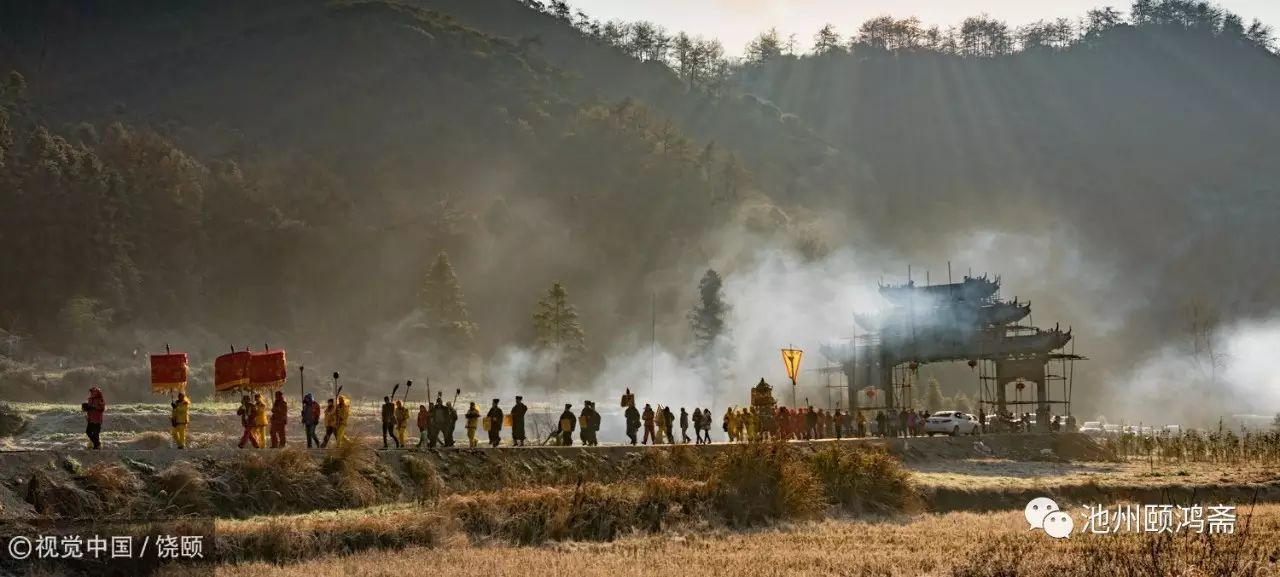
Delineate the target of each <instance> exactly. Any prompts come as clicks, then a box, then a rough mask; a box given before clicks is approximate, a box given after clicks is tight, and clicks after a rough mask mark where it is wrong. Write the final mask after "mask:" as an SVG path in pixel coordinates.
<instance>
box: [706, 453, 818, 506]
mask: <svg viewBox="0 0 1280 577" xmlns="http://www.w3.org/2000/svg"><path fill="white" fill-rule="evenodd" d="M713 467H714V471H713V473H712V475H713V477H712V481H711V482H712V490H713V493H714V496H715V497H714V502H715V505H716V508H717V510H718V511H719V513H720V514H721V515H722V516H723V517H724V519H725V520H726V521H728V522H729V524H731V525H735V526H747V525H758V524H761V523H765V522H768V521H771V520H775V519H786V518H805V517H812V516H814V515H815V514H817V513H818V512H819V511H821V510H822V508H823V507H824V506H825V502H824V499H823V488H822V484H821V483H820V482H819V481H818V478H817V477H816V476H815V475H814V473H813V471H812V469H811V468H810V467H809V466H808V464H806V463H805V462H804V461H803V460H802V459H801V458H800V457H799V456H797V454H796V451H795V449H793V448H791V447H790V446H788V445H787V444H786V443H781V442H777V443H747V444H743V445H734V446H733V447H730V448H729V449H727V450H726V451H725V452H723V453H721V454H720V456H719V457H718V458H716V460H715V464H714V466H713Z"/></svg>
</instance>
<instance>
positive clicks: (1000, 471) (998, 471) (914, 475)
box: [907, 459, 1280, 489]
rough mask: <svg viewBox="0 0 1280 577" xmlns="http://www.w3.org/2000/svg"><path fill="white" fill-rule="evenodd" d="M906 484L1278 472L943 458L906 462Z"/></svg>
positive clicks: (1237, 478) (1250, 479) (1117, 480)
mask: <svg viewBox="0 0 1280 577" xmlns="http://www.w3.org/2000/svg"><path fill="white" fill-rule="evenodd" d="M907 466H908V467H909V468H910V469H911V479H912V481H913V482H914V483H916V484H917V485H920V486H924V487H945V488H954V489H1029V488H1031V489H1034V488H1042V487H1045V486H1046V485H1052V486H1057V487H1064V486H1070V485H1083V484H1097V485H1100V486H1103V487H1106V486H1118V485H1123V486H1138V487H1140V486H1158V485H1166V484H1169V483H1177V484H1203V485H1213V484H1217V483H1269V482H1275V481H1277V480H1280V469H1278V468H1277V467H1275V466H1274V465H1267V464H1263V463H1238V464H1228V463H1161V462H1159V461H1156V462H1154V463H1149V462H1147V461H1146V460H1129V461H1124V462H1118V463H1107V462H1072V463H1055V462H1037V461H1010V460H1007V459H947V460H934V461H915V462H911V463H908V464H907Z"/></svg>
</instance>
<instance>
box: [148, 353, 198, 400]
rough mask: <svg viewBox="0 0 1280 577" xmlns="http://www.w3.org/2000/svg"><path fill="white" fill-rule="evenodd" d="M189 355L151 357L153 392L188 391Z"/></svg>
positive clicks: (170, 354)
mask: <svg viewBox="0 0 1280 577" xmlns="http://www.w3.org/2000/svg"><path fill="white" fill-rule="evenodd" d="M188 371H189V367H188V366H187V353H167V354H163V355H151V392H153V393H168V392H172V391H185V390H187V374H188Z"/></svg>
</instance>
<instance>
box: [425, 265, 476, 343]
mask: <svg viewBox="0 0 1280 577" xmlns="http://www.w3.org/2000/svg"><path fill="white" fill-rule="evenodd" d="M421 299H422V301H421V302H422V305H421V310H422V312H423V313H424V315H425V316H426V328H427V334H428V335H429V339H430V341H431V344H432V345H433V347H434V348H435V350H436V351H438V352H440V353H442V354H444V355H445V358H444V361H445V362H446V363H447V364H449V365H451V366H454V365H456V363H458V362H460V361H462V360H464V359H465V353H466V352H467V351H469V350H470V348H471V344H472V342H473V341H474V339H475V333H476V325H475V323H472V322H471V318H470V315H469V314H468V312H467V304H466V301H465V300H464V299H463V296H462V286H461V284H459V282H458V275H457V274H455V273H454V271H453V264H452V263H450V262H449V254H448V253H446V252H445V251H440V254H438V255H436V260H435V263H433V264H432V265H431V269H430V270H428V271H427V279H426V282H425V283H423V286H422V296H421Z"/></svg>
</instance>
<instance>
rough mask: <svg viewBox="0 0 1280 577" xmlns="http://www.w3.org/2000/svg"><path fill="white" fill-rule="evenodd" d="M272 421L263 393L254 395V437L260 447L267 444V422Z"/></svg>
mask: <svg viewBox="0 0 1280 577" xmlns="http://www.w3.org/2000/svg"><path fill="white" fill-rule="evenodd" d="M269 422H270V416H269V415H268V414H267V403H266V402H264V401H263V400H262V395H259V394H255V395H253V437H254V438H255V439H257V440H258V448H262V447H265V446H267V424H268V423H269Z"/></svg>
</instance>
